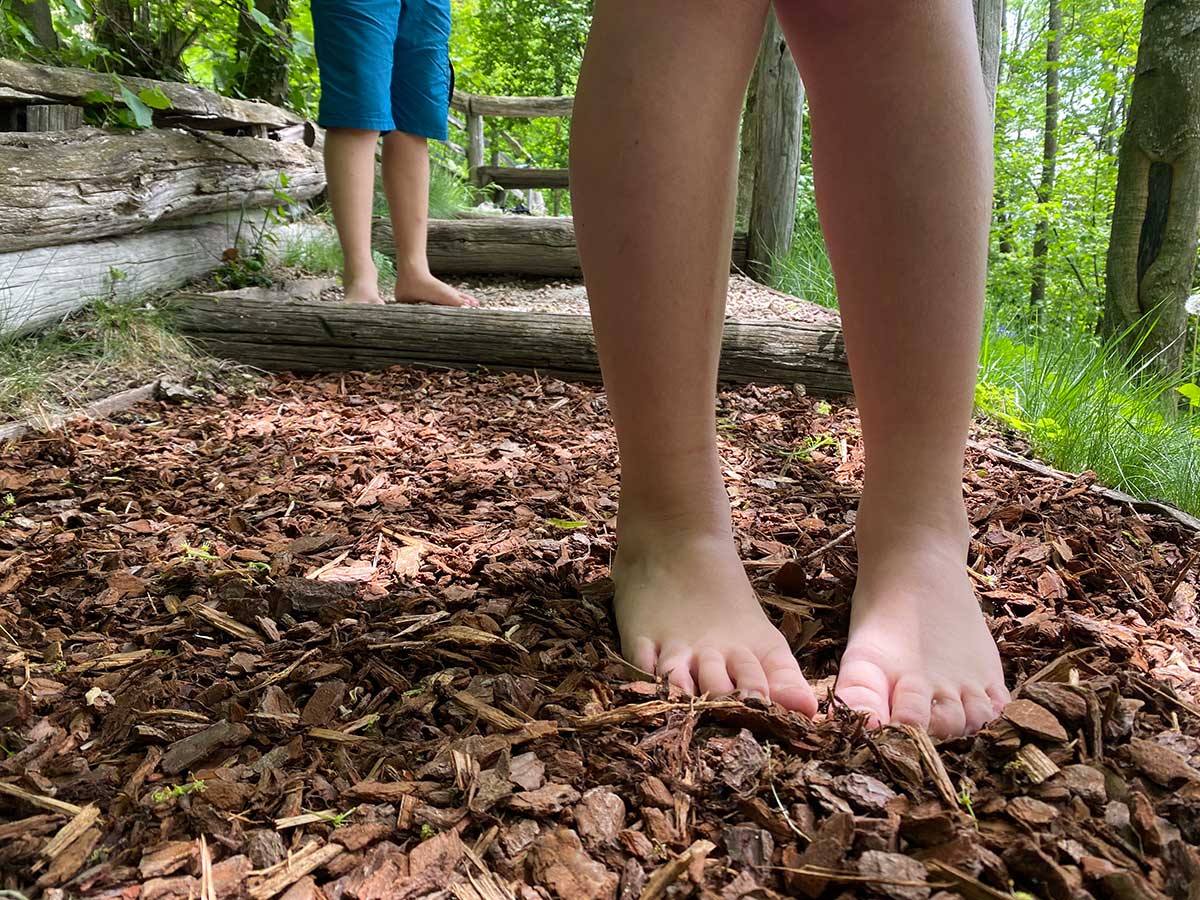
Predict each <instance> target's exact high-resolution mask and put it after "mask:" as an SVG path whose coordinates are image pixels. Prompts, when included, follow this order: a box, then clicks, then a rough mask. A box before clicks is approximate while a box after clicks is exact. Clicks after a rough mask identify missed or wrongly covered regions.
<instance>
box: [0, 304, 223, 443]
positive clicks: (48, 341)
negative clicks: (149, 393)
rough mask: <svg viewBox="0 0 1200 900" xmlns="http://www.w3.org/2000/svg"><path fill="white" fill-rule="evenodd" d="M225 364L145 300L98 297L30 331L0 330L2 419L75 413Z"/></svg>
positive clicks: (0, 400) (213, 369) (0, 408)
mask: <svg viewBox="0 0 1200 900" xmlns="http://www.w3.org/2000/svg"><path fill="white" fill-rule="evenodd" d="M221 368H223V364H221V363H219V362H217V361H216V360H212V359H210V358H208V357H205V356H203V355H201V354H198V353H196V352H195V351H193V350H192V348H191V347H189V346H188V344H187V342H186V341H185V340H183V339H182V338H181V337H179V336H178V335H175V334H173V333H172V332H171V331H170V330H169V329H168V328H167V327H166V326H165V324H164V323H163V320H162V316H161V314H160V313H159V312H158V310H156V309H154V308H152V307H151V306H149V305H148V304H146V303H145V302H144V301H138V302H128V303H122V302H116V301H111V300H100V301H96V302H94V303H92V304H90V305H89V306H87V307H86V308H84V309H83V310H81V311H80V312H79V313H77V314H76V315H74V316H72V317H71V318H70V319H68V320H66V321H64V322H61V323H60V324H58V325H56V326H53V327H51V328H47V329H45V330H42V331H38V332H33V333H29V334H21V335H13V334H8V335H5V334H3V333H0V421H2V420H11V419H26V418H30V419H35V420H36V419H38V418H41V417H48V416H52V415H55V414H61V413H63V412H69V411H71V410H73V409H76V408H78V407H80V406H83V405H85V404H87V403H90V402H92V401H94V400H97V399H100V398H102V397H106V396H108V395H110V394H114V393H117V392H119V391H122V390H126V389H128V388H131V387H137V386H139V385H141V384H145V383H147V382H150V381H153V380H154V379H155V378H157V377H158V376H160V375H168V376H171V377H173V378H175V379H176V380H180V381H182V380H190V379H193V378H195V377H196V376H198V375H202V374H203V375H208V374H212V373H215V372H216V371H218V370H220V369H221Z"/></svg>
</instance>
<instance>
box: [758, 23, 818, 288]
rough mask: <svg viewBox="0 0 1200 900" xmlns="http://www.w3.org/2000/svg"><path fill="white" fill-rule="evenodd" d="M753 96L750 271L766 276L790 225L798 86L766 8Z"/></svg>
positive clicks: (796, 168) (783, 250)
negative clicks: (756, 83)
mask: <svg viewBox="0 0 1200 900" xmlns="http://www.w3.org/2000/svg"><path fill="white" fill-rule="evenodd" d="M756 78H757V81H758V93H757V96H756V97H755V103H754V111H753V116H754V120H755V124H754V128H755V141H754V149H755V157H756V158H755V162H754V196H753V199H752V200H751V203H750V222H749V230H750V247H749V267H750V274H751V276H752V277H754V278H755V279H756V280H758V281H762V282H765V281H767V280H769V279H770V276H771V268H772V265H773V263H774V261H775V260H776V259H777V258H779V257H782V256H784V255H786V254H787V252H788V250H789V248H790V247H791V244H792V237H793V236H794V234H795V231H796V191H797V187H798V185H797V182H798V180H799V177H800V133H801V123H802V121H803V120H802V115H803V113H802V104H803V101H804V88H803V85H801V84H800V73H799V72H798V71H797V70H796V64H795V62H794V61H793V60H792V54H791V52H790V51H789V50H788V46H787V41H785V40H784V37H783V31H782V30H781V29H780V27H779V20H778V19H777V18H776V17H775V10H774V9H773V8H772V9H771V11H770V12H769V13H768V16H767V28H766V32H765V33H764V34H763V43H762V50H761V52H760V54H759V58H758V71H757V74H756Z"/></svg>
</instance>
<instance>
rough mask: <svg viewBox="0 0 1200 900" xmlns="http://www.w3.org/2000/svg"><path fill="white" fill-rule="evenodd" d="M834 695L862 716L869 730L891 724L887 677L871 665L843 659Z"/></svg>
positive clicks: (879, 669) (889, 691) (889, 690)
mask: <svg viewBox="0 0 1200 900" xmlns="http://www.w3.org/2000/svg"><path fill="white" fill-rule="evenodd" d="M833 695H834V696H835V697H837V698H838V699H839V700H841V701H842V702H843V703H845V704H846V706H848V707H850V709H852V710H854V711H855V712H860V713H864V714H865V715H866V717H867V724H868V725H869V726H870V727H871V728H879V727H880V726H882V725H887V724H888V723H889V722H891V714H890V703H889V701H890V699H891V687H890V685H889V683H888V677H887V673H886V672H884V671H883V669H881V668H880V667H879V666H877V665H876V664H875V663H873V662H868V661H867V660H863V659H857V660H856V659H843V660H842V668H841V671H840V672H839V673H838V679H837V686H836V687H835V688H834V691H833Z"/></svg>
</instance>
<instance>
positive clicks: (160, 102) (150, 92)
mask: <svg viewBox="0 0 1200 900" xmlns="http://www.w3.org/2000/svg"><path fill="white" fill-rule="evenodd" d="M137 95H138V99H139V100H141V101H142V102H143V103H145V104H146V105H147V106H149V107H150V108H151V109H170V108H171V105H172V104H171V98H170V97H168V96H167V95H166V94H164V93H163V92H162V88H158V87H148V88H142V89H141V90H140V91H138V94H137Z"/></svg>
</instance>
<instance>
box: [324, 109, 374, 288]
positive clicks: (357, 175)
mask: <svg viewBox="0 0 1200 900" xmlns="http://www.w3.org/2000/svg"><path fill="white" fill-rule="evenodd" d="M378 143H379V132H378V131H366V130H363V129H358V128H329V129H328V130H327V131H326V133H325V178H326V181H327V182H328V190H329V206H330V208H331V209H332V210H333V223H334V225H335V226H337V233H338V240H339V241H340V242H341V245H342V257H343V259H344V261H345V262H344V265H345V271H344V273H343V275H342V282H343V284H344V286H345V289H346V299H347V300H349V301H351V302H353V303H382V302H383V300H382V299H381V298H380V296H379V273H378V272H377V271H376V269H375V262H374V260H373V259H372V258H371V207H372V204H373V202H374V196H375V147H376V145H377V144H378Z"/></svg>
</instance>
